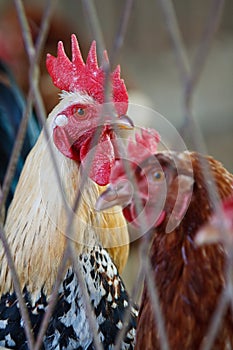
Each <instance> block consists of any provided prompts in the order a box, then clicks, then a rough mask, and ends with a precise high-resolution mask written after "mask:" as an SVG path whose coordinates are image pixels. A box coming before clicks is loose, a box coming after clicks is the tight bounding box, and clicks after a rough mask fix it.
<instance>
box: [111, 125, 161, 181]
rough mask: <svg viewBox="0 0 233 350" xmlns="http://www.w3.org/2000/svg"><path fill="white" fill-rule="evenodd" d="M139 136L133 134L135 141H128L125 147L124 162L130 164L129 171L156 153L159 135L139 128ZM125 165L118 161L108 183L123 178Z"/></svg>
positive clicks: (154, 131)
mask: <svg viewBox="0 0 233 350" xmlns="http://www.w3.org/2000/svg"><path fill="white" fill-rule="evenodd" d="M140 130H141V134H140V133H136V134H135V141H136V142H135V141H134V140H132V139H130V138H129V140H128V145H127V155H126V156H127V158H126V160H127V161H129V162H130V163H131V169H133V170H134V169H135V167H136V166H137V165H139V164H140V163H141V162H143V161H144V160H146V159H147V158H148V157H151V156H152V155H153V154H155V153H156V152H157V149H158V143H159V142H160V135H159V134H158V132H157V131H156V130H154V129H149V128H148V129H147V128H140ZM125 176H126V171H125V164H124V162H123V161H122V159H120V160H119V161H117V162H116V163H115V165H114V167H113V170H112V172H111V177H110V183H112V184H113V183H117V182H119V179H120V178H125Z"/></svg>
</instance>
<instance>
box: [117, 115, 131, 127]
mask: <svg viewBox="0 0 233 350" xmlns="http://www.w3.org/2000/svg"><path fill="white" fill-rule="evenodd" d="M113 124H114V125H116V126H117V127H118V128H120V129H126V130H132V129H133V128H134V123H133V121H132V120H131V119H130V117H128V116H127V115H121V116H120V117H119V118H117V120H116V121H114V123H113Z"/></svg>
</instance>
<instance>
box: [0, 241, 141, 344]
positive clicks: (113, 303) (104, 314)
mask: <svg viewBox="0 0 233 350" xmlns="http://www.w3.org/2000/svg"><path fill="white" fill-rule="evenodd" d="M79 266H80V267H81V270H82V272H83V276H84V280H85V283H86V286H87V291H88V294H89V298H90V302H91V304H92V306H93V310H94V314H95V316H96V326H97V333H98V336H99V339H100V342H101V343H102V345H103V348H104V349H113V348H114V343H115V341H116V338H117V334H118V332H119V330H120V329H122V327H123V325H124V315H125V313H126V310H127V309H128V307H129V303H130V300H129V296H128V294H127V292H126V290H125V287H124V284H123V282H122V280H121V278H120V276H119V274H118V271H117V269H116V267H115V265H114V264H113V262H112V260H111V258H110V256H109V254H108V253H107V251H106V250H105V249H103V248H101V247H94V248H92V249H90V250H87V251H86V252H85V253H83V254H82V255H80V256H79ZM24 298H25V300H26V303H27V307H28V310H29V314H30V318H31V323H32V327H33V331H34V335H35V337H36V335H37V333H38V330H39V327H40V323H41V320H42V317H43V315H44V313H45V311H46V307H47V302H48V299H47V298H46V296H45V294H44V293H43V289H42V290H41V293H40V296H39V298H38V299H37V301H36V302H35V303H34V304H33V305H32V302H31V298H30V294H29V293H28V291H27V288H26V287H25V288H24ZM136 319H137V310H136V309H135V308H134V307H133V306H132V307H131V317H130V320H129V323H128V324H126V325H124V326H125V327H126V334H125V338H124V340H123V341H122V345H121V349H133V348H134V342H135V330H136ZM0 345H1V346H6V347H8V348H11V349H17V350H23V349H25V350H26V349H28V347H27V342H26V338H25V333H24V329H23V320H22V318H21V316H20V312H19V308H18V303H17V299H16V296H15V294H14V293H12V294H8V293H7V294H5V295H3V296H2V298H1V300H0ZM43 348H44V349H48V350H52V349H53V350H60V349H63V350H65V349H66V350H69V349H80V350H82V349H86V350H91V349H94V345H93V335H92V332H91V328H90V326H89V320H88V316H87V313H86V308H85V301H84V297H83V294H82V291H81V288H80V286H79V284H78V280H77V277H76V274H75V273H74V271H73V268H72V267H69V268H68V270H67V273H66V276H65V279H64V281H63V282H62V284H61V286H60V289H59V296H58V301H57V305H56V308H55V311H54V313H53V316H52V318H51V320H50V323H49V326H48V329H47V332H46V336H45V338H44V344H43Z"/></svg>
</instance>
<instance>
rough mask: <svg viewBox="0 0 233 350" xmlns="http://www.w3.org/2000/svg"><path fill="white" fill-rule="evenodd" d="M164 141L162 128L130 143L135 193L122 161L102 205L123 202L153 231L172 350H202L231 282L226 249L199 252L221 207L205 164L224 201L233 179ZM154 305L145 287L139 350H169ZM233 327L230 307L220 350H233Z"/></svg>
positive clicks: (133, 218) (132, 217)
mask: <svg viewBox="0 0 233 350" xmlns="http://www.w3.org/2000/svg"><path fill="white" fill-rule="evenodd" d="M146 135H147V136H146ZM156 138H157V140H158V137H157V135H156V133H155V131H151V132H149V131H144V132H143V134H142V136H140V135H138V137H137V143H133V142H130V143H129V147H128V154H127V156H128V159H130V163H129V165H130V167H131V171H132V173H133V175H134V180H135V183H136V185H135V193H134V192H133V188H132V185H131V184H130V182H129V180H128V179H127V176H126V173H125V169H124V164H123V162H122V161H118V162H117V164H116V165H115V167H114V169H113V172H112V177H111V179H110V185H109V188H108V189H107V190H106V191H105V192H104V193H103V194H102V195H101V196H100V198H99V199H98V201H97V204H96V208H97V209H98V210H101V209H106V208H109V207H111V205H122V206H123V208H124V209H123V213H124V215H125V217H126V218H127V220H128V221H129V222H131V223H132V224H133V225H135V226H137V227H138V228H140V229H141V231H142V232H147V231H149V232H148V235H149V238H150V239H151V241H150V243H151V245H150V253H149V257H150V264H151V267H152V275H151V278H152V279H153V280H154V282H155V284H156V286H157V288H158V296H159V301H160V307H161V311H162V314H163V316H164V324H165V329H166V334H167V339H168V343H169V345H170V349H172V350H176V349H189V350H194V349H199V348H200V345H201V343H202V341H203V339H204V337H205V335H206V333H207V330H208V325H209V323H210V321H211V318H212V316H213V313H214V311H215V308H216V306H217V304H218V299H219V296H220V294H221V291H222V290H223V288H224V286H225V282H226V279H225V273H224V266H225V260H226V259H225V254H224V251H223V248H222V246H221V245H216V244H213V245H208V246H203V247H202V246H201V247H198V246H197V245H196V243H195V236H196V234H197V232H198V230H199V229H200V228H201V227H202V226H203V225H204V224H205V223H207V222H208V220H209V218H210V216H211V213H212V212H213V209H214V201H213V200H212V199H210V196H209V193H208V189H207V182H206V177H205V176H204V174H203V173H204V172H203V165H204V166H205V167H206V166H207V165H208V168H209V172H210V175H209V176H208V182H209V186H211V187H210V188H213V186H214V184H215V186H216V188H217V191H218V195H219V197H220V199H222V200H223V199H226V198H228V197H229V196H232V194H233V175H232V174H230V173H229V172H228V171H227V170H226V169H225V168H224V167H223V165H222V164H221V163H220V162H218V161H217V160H215V159H214V158H212V157H210V156H204V155H201V154H198V153H197V152H189V151H185V152H176V151H168V150H164V151H160V152H158V150H157V146H156ZM153 139H154V145H153V147H152V146H151V142H153ZM141 149H142V150H143V149H144V151H143V152H142V151H141ZM137 199H138V200H137ZM140 207H141V211H140ZM138 208H139V211H138ZM142 219H143V220H142ZM151 303H152V301H151V299H150V293H149V291H148V287H147V285H146V284H145V286H144V291H143V294H142V301H141V305H140V311H139V319H138V326H137V337H136V347H135V348H136V349H138V350H140V349H147V350H152V349H153V350H155V349H161V348H162V346H161V343H160V342H161V338H160V334H159V333H158V328H157V324H156V321H155V314H154V311H153V308H152V304H151ZM232 329H233V318H232V314H231V313H230V310H227V312H226V315H225V317H224V319H223V320H222V324H221V327H220V328H219V329H218V332H217V334H216V339H215V342H214V345H213V347H212V349H219V350H220V349H221V350H222V349H226V348H227V346H229V348H232V347H233V334H232Z"/></svg>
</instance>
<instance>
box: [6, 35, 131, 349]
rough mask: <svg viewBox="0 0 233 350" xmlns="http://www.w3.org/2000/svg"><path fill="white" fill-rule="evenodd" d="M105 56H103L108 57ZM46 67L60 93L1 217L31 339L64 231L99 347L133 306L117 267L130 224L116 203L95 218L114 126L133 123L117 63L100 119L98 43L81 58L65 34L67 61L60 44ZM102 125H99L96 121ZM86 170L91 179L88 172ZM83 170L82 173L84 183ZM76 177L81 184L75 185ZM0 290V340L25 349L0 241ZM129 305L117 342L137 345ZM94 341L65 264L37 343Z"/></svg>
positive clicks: (107, 344) (113, 154)
mask: <svg viewBox="0 0 233 350" xmlns="http://www.w3.org/2000/svg"><path fill="white" fill-rule="evenodd" d="M104 57H105V63H106V59H107V58H106V54H105V55H104ZM47 68H48V71H49V73H50V75H51V77H52V80H53V82H54V84H55V85H56V86H57V87H58V88H60V89H61V90H63V92H62V96H61V97H62V99H61V101H60V103H59V104H58V105H57V106H56V107H55V108H54V110H53V111H52V112H51V113H50V115H49V116H48V120H47V124H46V127H47V130H48V131H49V134H50V139H49V140H47V139H46V137H45V133H44V131H42V132H41V134H40V136H39V138H38V141H37V143H36V144H35V146H34V148H33V149H32V151H31V152H30V154H29V156H28V158H27V160H26V163H25V165H24V168H23V170H22V173H21V176H20V179H19V183H18V186H17V188H16V191H15V195H14V198H13V201H12V204H11V206H10V208H9V211H8V214H7V218H6V223H5V232H6V237H7V240H8V244H9V246H10V248H11V253H12V256H13V258H14V263H15V267H16V270H17V273H18V277H19V281H20V286H21V290H22V293H23V296H24V299H25V301H26V304H27V307H28V311H29V316H30V319H31V323H32V327H33V330H34V336H37V333H38V330H39V326H40V323H41V319H42V318H43V315H44V313H45V311H46V307H47V303H48V300H49V296H50V295H51V292H52V288H53V286H54V283H55V281H56V276H57V271H58V267H59V265H60V263H61V261H62V258H63V253H64V249H65V246H66V242H67V239H69V238H71V239H72V241H74V247H75V251H76V256H77V263H78V266H79V267H80V270H81V272H82V273H83V276H84V281H85V283H86V287H87V292H88V293H89V297H90V302H91V304H92V306H93V310H94V314H95V316H96V327H97V333H98V337H99V341H100V342H101V343H102V344H103V347H104V349H112V347H113V345H114V343H115V341H116V338H117V334H118V333H119V330H120V329H121V328H123V322H124V315H125V312H126V310H128V309H129V307H130V306H129V305H130V301H129V297H128V294H127V292H126V290H125V287H124V284H123V281H122V280H121V278H120V276H119V274H118V273H119V272H121V271H122V269H123V267H124V265H125V263H126V260H127V255H128V231H127V226H126V222H125V219H124V217H123V215H122V213H121V212H119V210H117V208H116V209H115V210H112V211H111V212H109V213H103V214H101V215H99V214H98V213H96V212H95V210H94V204H95V202H96V199H97V197H98V196H99V194H100V193H101V191H103V188H104V187H103V186H104V185H106V184H107V183H108V181H109V176H110V172H111V168H112V167H113V165H114V162H115V160H116V158H117V157H119V153H118V150H117V149H116V147H114V143H115V142H114V141H115V139H116V136H117V135H116V132H115V130H116V128H117V127H120V128H121V127H123V128H124V129H125V128H127V129H129V130H131V129H132V122H131V121H130V119H129V118H128V117H126V116H125V114H126V111H127V102H128V96H127V91H126V87H125V85H124V82H123V80H122V79H121V78H120V70H119V67H117V68H116V70H115V71H114V72H113V73H112V74H111V76H110V81H111V83H112V102H111V103H112V105H113V108H114V109H115V111H116V114H117V118H115V119H114V120H113V119H111V115H110V116H109V115H108V116H107V117H105V116H103V121H101V119H100V114H101V112H102V104H103V103H104V95H105V94H104V90H105V87H104V85H105V72H104V69H103V67H99V66H98V64H97V58H96V47H95V42H93V44H92V46H91V48H90V51H89V54H88V57H87V60H86V64H85V63H84V61H83V59H82V56H81V52H80V49H79V45H78V41H77V39H76V37H75V35H72V61H70V60H69V59H68V57H67V56H66V54H65V51H64V48H63V44H62V42H59V44H58V55H57V57H54V56H51V55H48V57H47ZM101 122H102V125H103V127H101V128H100V125H101ZM113 124H114V125H113ZM97 129H99V131H100V136H99V139H98V143H97V145H95V146H96V147H95V152H94V155H93V157H91V158H92V159H88V153H92V152H91V143H92V140H94V139H95V132H96V130H97ZM51 151H52V153H53V156H54V158H55V161H56V164H57V167H58V172H59V175H60V178H61V183H60V186H61V187H62V191H59V182H58V179H57V177H56V173H55V171H54V166H53V162H52V157H51ZM90 161H92V163H91V166H90V169H88V166H89V163H90ZM81 165H83V166H81ZM81 168H82V169H81ZM87 171H88V174H89V175H90V178H88V177H87V176H86V175H87ZM83 175H84V176H86V179H85V180H86V181H85V182H83ZM93 180H94V181H93ZM81 182H83V183H84V185H83V186H82V188H79V187H80V183H81ZM79 189H80V191H81V190H82V191H81V192H80V193H81V201H80V203H79V206H78V209H77V211H76V212H75V213H74V220H73V226H72V229H71V230H70V231H69V232H67V230H66V227H67V223H68V217H69V214H70V212H71V208H73V206H74V203H75V200H76V197H77V194H78V193H79ZM64 198H65V201H66V202H64ZM65 204H66V205H65ZM67 208H68V209H67ZM69 210H70V211H69ZM67 212H68V214H67ZM71 231H72V232H71ZM0 293H1V300H0V345H4V346H7V347H9V348H14V349H16V348H17V349H26V348H27V345H26V339H25V334H24V329H23V320H22V318H21V315H20V312H19V309H18V303H17V298H16V295H15V292H14V288H13V281H12V276H11V271H10V269H9V267H8V265H7V261H6V258H5V254H4V251H3V249H2V248H1V250H0ZM129 312H130V314H131V317H130V318H129V321H128V324H126V325H125V326H126V328H125V330H126V334H125V338H124V339H123V340H122V344H121V348H122V349H132V348H133V346H134V338H135V326H136V317H137V310H135V308H134V307H133V306H132V308H131V309H130V311H129ZM93 344H94V343H93V334H92V331H91V329H90V327H89V324H88V317H87V314H86V311H85V307H84V299H83V295H82V290H81V289H80V287H79V284H78V280H77V277H76V274H75V273H74V269H73V266H72V263H71V262H69V264H68V266H67V271H66V274H65V277H64V280H63V282H62V284H61V286H60V289H59V294H58V301H57V305H56V308H55V311H54V313H53V316H52V318H51V320H50V322H49V325H48V329H47V332H46V335H45V339H44V348H45V349H77V348H78V349H94V345H93Z"/></svg>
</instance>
